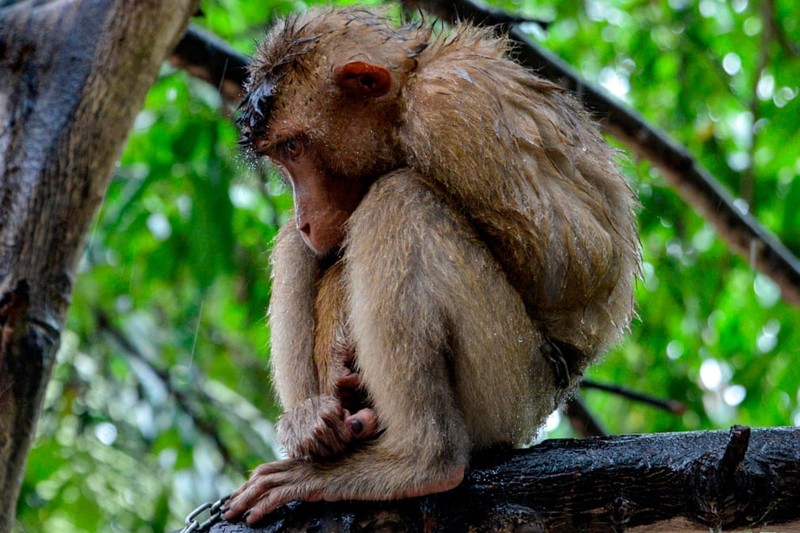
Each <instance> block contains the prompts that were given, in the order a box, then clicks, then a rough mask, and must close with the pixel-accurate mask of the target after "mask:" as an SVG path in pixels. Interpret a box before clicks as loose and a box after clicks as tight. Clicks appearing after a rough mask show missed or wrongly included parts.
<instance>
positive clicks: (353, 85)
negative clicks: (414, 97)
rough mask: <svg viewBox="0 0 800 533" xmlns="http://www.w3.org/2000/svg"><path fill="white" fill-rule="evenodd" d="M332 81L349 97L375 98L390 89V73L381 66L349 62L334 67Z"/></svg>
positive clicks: (362, 62)
mask: <svg viewBox="0 0 800 533" xmlns="http://www.w3.org/2000/svg"><path fill="white" fill-rule="evenodd" d="M333 81H334V82H336V85H338V86H339V87H340V88H341V89H342V90H343V91H344V92H345V93H347V94H349V95H352V96H366V97H370V98H377V97H379V96H383V95H384V94H386V93H388V92H389V89H391V88H392V73H391V72H389V69H387V68H386V67H384V66H381V65H375V64H374V63H365V62H364V61H351V62H349V63H345V64H344V65H340V66H338V67H336V69H335V70H334V71H333Z"/></svg>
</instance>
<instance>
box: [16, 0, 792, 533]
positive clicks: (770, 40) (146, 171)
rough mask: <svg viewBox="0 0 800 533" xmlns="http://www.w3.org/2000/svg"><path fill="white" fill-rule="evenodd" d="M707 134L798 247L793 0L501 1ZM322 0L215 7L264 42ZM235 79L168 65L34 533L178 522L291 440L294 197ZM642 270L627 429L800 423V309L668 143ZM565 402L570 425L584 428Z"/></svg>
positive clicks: (122, 203)
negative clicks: (237, 120) (276, 285)
mask: <svg viewBox="0 0 800 533" xmlns="http://www.w3.org/2000/svg"><path fill="white" fill-rule="evenodd" d="M495 4H496V5H497V7H500V8H503V9H506V10H509V11H514V12H518V13H523V14H526V15H530V16H532V17H535V18H537V17H538V18H547V19H551V20H552V21H553V23H552V25H551V26H550V28H549V30H548V32H547V33H543V32H541V31H537V29H536V28H534V27H531V28H530V30H531V31H532V35H533V36H534V37H536V38H537V39H539V40H540V41H541V42H543V44H544V45H546V46H547V47H548V48H550V49H552V50H554V51H555V52H556V53H558V54H559V55H561V56H562V57H563V58H565V59H566V60H567V61H569V62H570V63H571V64H572V65H574V66H575V67H576V68H578V69H579V70H580V72H581V73H582V74H583V75H584V76H586V77H587V78H588V79H590V80H592V81H594V82H596V83H599V84H602V85H603V86H604V87H605V88H606V89H608V91H609V92H611V93H612V94H614V95H616V96H617V97H618V98H619V99H620V100H622V101H624V102H626V103H627V104H628V105H630V106H631V107H633V108H634V109H636V110H637V111H639V112H640V113H641V114H643V115H644V117H646V119H648V120H649V121H651V122H652V123H654V124H656V125H658V126H659V127H661V128H663V129H664V130H666V131H667V132H669V133H670V134H671V135H672V136H674V137H675V138H676V139H678V140H679V141H681V142H682V143H685V144H686V145H687V146H688V147H689V149H690V150H691V152H692V153H693V154H694V155H696V156H697V157H698V158H699V159H700V161H701V162H702V164H703V165H705V166H706V167H707V168H708V169H709V170H711V172H713V173H714V175H715V176H717V178H718V179H720V180H721V181H722V182H723V183H724V184H725V185H726V186H727V187H728V188H729V189H730V190H731V191H732V192H733V193H734V194H735V195H736V196H737V197H739V198H740V199H741V201H740V203H741V205H742V206H743V207H744V208H746V209H749V210H750V212H752V213H753V214H755V215H756V216H757V217H758V218H759V219H760V220H761V221H762V222H763V223H764V224H765V225H766V226H767V227H768V228H769V229H770V230H772V231H773V232H775V233H776V234H777V235H778V236H779V237H780V238H781V239H782V240H783V241H784V242H785V243H786V244H787V245H788V246H789V247H791V248H793V249H794V250H795V252H800V231H798V228H799V227H800V177H799V176H798V175H799V174H800V131H798V130H799V129H800V98H797V96H798V91H800V87H799V86H798V80H800V59H799V58H798V54H797V50H798V49H799V48H800V40H798V39H797V36H798V35H800V11H798V10H797V9H796V6H795V4H794V1H793V0H764V1H763V2H754V1H752V0H733V1H721V0H702V1H700V2H699V3H698V2H694V1H690V0H670V1H669V2H653V1H647V0H607V1H605V0H604V1H600V0H586V1H584V2H554V1H551V0H520V1H518V2H517V1H502V2H495ZM303 7H304V4H302V3H294V2H287V1H284V0H279V1H277V2H273V3H271V4H270V5H265V4H264V3H261V2H246V1H242V0H206V1H204V2H203V4H202V11H203V16H202V17H200V18H198V19H197V20H196V23H198V24H200V25H202V26H204V27H206V28H207V29H209V30H211V31H213V32H215V33H217V34H218V35H220V36H222V37H223V38H225V39H227V40H228V41H229V42H230V43H232V44H233V45H234V46H235V47H236V48H237V49H239V50H241V51H242V52H245V53H251V52H252V49H253V46H254V43H255V42H256V41H258V40H259V39H260V37H261V36H262V35H263V32H264V28H265V27H266V26H267V25H268V23H269V20H271V18H272V17H273V16H274V15H276V14H285V13H287V12H289V11H290V10H293V9H302V8H303ZM231 113H232V110H231V109H230V108H229V107H227V106H226V105H224V103H223V102H222V101H221V99H220V97H219V96H218V94H217V92H216V90H215V89H214V88H212V87H209V86H207V85H205V84H203V83H202V82H199V81H196V80H194V79H192V78H190V77H189V76H188V75H187V74H186V73H184V72H182V71H176V70H175V69H173V68H171V67H169V66H165V67H164V68H163V70H162V72H161V75H160V76H159V79H158V81H157V82H156V84H155V85H154V86H153V88H152V90H151V92H150V94H149V97H148V99H147V102H146V105H145V107H144V109H143V110H142V111H141V113H140V115H139V117H138V119H137V121H136V125H135V128H134V130H133V132H132V133H131V136H130V140H129V142H128V145H127V149H126V151H125V153H124V155H123V157H122V160H121V162H120V165H119V167H118V171H117V173H116V177H115V179H114V180H113V182H112V183H111V186H110V187H109V190H108V193H107V195H106V198H105V202H104V203H103V206H102V208H101V210H100V212H99V213H98V215H97V222H96V224H95V225H94V227H93V228H92V230H91V234H90V235H89V238H88V241H87V245H86V251H85V254H84V257H83V259H82V262H81V268H80V270H81V273H80V276H79V278H78V282H77V285H76V287H75V292H74V296H73V305H72V309H71V312H70V315H69V319H68V323H67V327H66V331H65V333H64V337H63V341H62V347H61V350H60V353H59V362H58V365H57V367H56V369H55V372H54V375H53V379H52V382H51V383H50V387H49V389H48V393H47V399H46V403H45V408H44V411H43V413H42V416H41V420H40V423H39V433H38V437H37V440H36V443H35V445H34V448H33V450H32V452H31V454H30V457H29V460H28V468H27V472H26V476H25V480H24V483H23V487H22V495H21V498H20V501H19V509H18V517H19V530H20V531H49V532H59V531H69V532H73V531H110V532H113V531H119V532H149V531H164V530H165V529H171V528H172V529H174V528H177V527H179V524H180V523H181V521H182V518H183V516H185V514H186V513H187V512H188V511H190V510H191V509H192V508H193V507H194V506H196V505H197V504H199V503H201V502H203V501H206V500H213V499H216V498H217V497H218V496H219V495H220V494H222V493H225V492H226V491H228V490H230V489H232V488H234V487H235V486H236V485H237V484H238V483H240V482H241V481H242V479H243V478H242V476H243V474H244V473H245V471H246V468H249V467H253V466H255V465H256V464H257V463H258V462H260V461H263V460H269V459H272V458H273V457H274V455H275V444H274V439H273V432H272V425H271V422H270V420H273V419H274V417H275V416H276V414H277V409H278V408H277V407H276V405H275V401H274V398H273V394H272V391H271V388H270V385H269V375H268V358H269V353H268V336H269V335H268V333H269V332H268V331H267V328H266V326H265V317H264V315H265V308H266V306H267V303H268V299H269V292H270V289H269V268H268V262H267V255H268V251H269V248H270V243H271V241H272V239H273V238H274V236H275V232H276V230H277V227H278V225H279V224H280V223H281V222H282V221H283V220H285V219H286V217H287V212H288V210H289V209H290V208H291V198H290V197H289V195H288V194H287V192H286V191H285V190H284V189H283V188H282V186H281V185H280V184H279V182H278V180H277V179H276V178H275V177H274V176H272V174H271V173H270V171H269V170H266V169H262V168H254V167H253V166H252V165H250V164H249V163H247V162H245V161H244V160H243V159H242V158H241V157H240V156H239V155H238V152H237V148H236V144H235V141H236V138H237V134H236V131H235V130H234V128H233V127H232V126H231V124H230V116H231ZM624 166H625V171H626V173H627V175H628V176H629V177H630V180H631V183H632V184H633V185H634V187H635V188H636V189H637V191H638V193H639V196H640V198H641V203H642V206H641V209H640V212H639V222H640V227H641V237H642V245H643V250H644V260H645V266H644V279H643V281H642V282H641V283H640V284H639V287H638V299H639V315H640V319H639V320H637V321H636V322H635V324H634V325H633V328H632V333H631V335H630V336H629V338H628V339H627V340H626V341H625V343H624V344H622V345H621V346H619V347H618V348H617V349H615V350H613V352H612V353H610V354H609V355H608V356H607V357H606V358H605V360H604V361H603V362H602V363H601V364H599V365H597V366H595V367H594V368H593V369H592V370H591V371H590V372H589V376H590V377H591V378H593V379H595V380H598V381H602V382H606V383H610V384H618V385H623V386H626V387H629V388H632V389H635V390H638V391H642V392H646V393H649V394H652V395H654V396H658V397H664V398H671V399H674V400H679V401H681V402H684V403H685V404H686V405H687V411H686V413H685V414H683V415H681V416H676V415H671V414H668V413H664V412H660V411H657V410H654V409H653V408H651V407H647V406H643V405H641V404H635V403H632V402H631V401H629V400H626V399H623V398H620V397H618V396H613V395H610V394H608V393H604V392H599V391H587V392H586V393H585V397H586V399H587V401H588V404H589V406H590V408H591V410H592V411H593V412H594V413H595V414H596V415H597V417H598V418H599V419H600V420H601V421H602V423H603V424H604V425H605V426H606V427H607V428H608V429H609V430H610V431H611V432H614V433H624V432H654V431H679V430H694V429H704V428H724V427H727V426H729V425H731V424H733V423H741V424H749V425H753V426H771V425H792V424H794V425H798V424H800V408H799V407H798V402H799V401H800V372H799V371H798V370H797V368H795V367H794V364H797V363H796V361H797V358H798V355H799V352H800V328H797V327H796V326H797V324H798V319H799V318H800V313H798V310H797V309H795V308H791V307H789V306H787V305H786V304H784V303H782V302H781V300H780V293H779V291H778V289H777V288H776V286H775V285H774V284H773V283H772V282H770V281H769V280H768V279H766V278H764V277H763V276H762V275H760V274H758V273H757V272H755V271H754V270H753V269H751V268H750V267H749V265H748V264H747V263H746V262H745V261H742V260H741V259H739V258H737V257H734V256H732V255H731V253H730V252H729V251H728V249H727V247H726V246H725V245H724V243H722V242H721V241H720V240H719V239H718V238H717V237H716V236H715V235H714V232H713V231H712V230H711V229H710V227H709V224H708V223H707V222H705V221H704V220H703V219H702V218H700V217H699V216H697V215H696V214H695V213H694V212H692V211H691V210H690V209H688V208H687V207H686V206H685V205H684V203H683V201H682V200H681V199H680V198H679V197H678V196H677V195H676V194H675V192H674V191H672V190H671V189H670V188H669V187H668V186H667V185H666V184H665V182H664V180H663V179H662V177H661V176H660V175H659V173H658V171H657V170H654V169H652V168H651V167H650V165H649V164H648V163H647V162H646V161H639V160H637V159H636V157H635V156H634V155H628V156H627V159H626V160H625V161H624ZM561 418H562V420H561V422H560V423H559V419H558V417H555V416H554V417H552V418H551V420H550V424H549V425H548V429H549V430H550V431H549V432H548V434H549V435H550V436H553V435H555V436H569V435H570V430H569V428H568V425H567V424H566V423H565V422H564V421H563V417H561Z"/></svg>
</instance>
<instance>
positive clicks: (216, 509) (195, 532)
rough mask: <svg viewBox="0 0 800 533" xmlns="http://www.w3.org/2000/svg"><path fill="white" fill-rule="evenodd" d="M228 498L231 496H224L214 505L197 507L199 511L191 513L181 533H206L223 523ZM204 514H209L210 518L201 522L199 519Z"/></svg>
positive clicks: (210, 503) (207, 504) (209, 503)
mask: <svg viewBox="0 0 800 533" xmlns="http://www.w3.org/2000/svg"><path fill="white" fill-rule="evenodd" d="M228 498H230V494H228V495H227V496H223V497H222V498H220V499H219V500H217V501H215V502H213V503H212V502H206V503H204V504H202V505H200V506H199V507H197V509H195V510H194V511H192V512H191V513H189V516H187V517H186V521H185V522H184V524H185V525H184V527H183V529H181V533H205V532H207V531H208V530H209V529H211V526H213V525H214V524H216V523H217V522H221V521H222V514H223V513H224V512H225V502H226V501H227V500H228ZM204 512H208V518H206V519H205V521H203V522H201V521H200V519H199V518H198V517H199V516H200V515H202V514H203V513H204Z"/></svg>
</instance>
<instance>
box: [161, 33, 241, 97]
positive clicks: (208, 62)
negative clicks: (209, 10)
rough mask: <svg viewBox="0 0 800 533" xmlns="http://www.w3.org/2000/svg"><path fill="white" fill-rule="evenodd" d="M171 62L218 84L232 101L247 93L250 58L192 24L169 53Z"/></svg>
mask: <svg viewBox="0 0 800 533" xmlns="http://www.w3.org/2000/svg"><path fill="white" fill-rule="evenodd" d="M169 62H170V63H172V64H173V65H175V66H176V67H178V68H182V69H184V70H186V72H188V73H189V74H191V75H192V76H195V77H197V78H200V79H201V80H203V81H205V82H208V83H210V84H211V85H214V86H215V87H217V88H218V89H219V91H220V93H221V94H222V96H223V97H224V98H225V99H226V100H228V101H229V102H238V101H239V100H241V98H242V96H243V92H242V91H243V90H242V86H243V85H244V82H245V81H246V80H247V65H248V64H249V63H250V60H249V59H248V58H247V57H246V56H245V55H243V54H240V53H239V52H237V51H236V50H234V49H233V48H232V47H231V46H230V45H229V44H228V43H226V42H225V41H223V40H222V39H220V38H219V37H217V36H216V35H214V34H212V33H209V32H207V31H206V30H204V29H202V28H199V27H197V26H195V25H194V24H192V25H191V26H189V29H188V30H187V31H186V35H184V36H183V39H181V40H180V42H179V43H178V45H177V46H176V47H175V50H173V51H172V54H171V55H170V56H169Z"/></svg>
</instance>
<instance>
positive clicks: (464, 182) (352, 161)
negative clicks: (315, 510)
mask: <svg viewBox="0 0 800 533" xmlns="http://www.w3.org/2000/svg"><path fill="white" fill-rule="evenodd" d="M508 47H509V44H508V42H507V41H506V40H505V39H503V38H502V37H498V36H496V35H495V34H494V33H493V32H492V31H491V30H487V29H478V28H475V27H471V26H468V25H462V26H456V27H455V28H453V29H452V30H451V31H449V32H445V33H444V34H442V35H434V34H433V33H432V29H431V27H430V26H428V25H425V24H414V25H407V26H402V27H397V26H395V25H394V24H392V22H391V21H388V20H386V19H385V18H384V17H383V16H382V15H379V14H373V13H369V12H367V11H363V10H359V9H345V10H333V11H332V10H317V11H309V12H307V13H304V14H301V15H296V16H293V17H291V18H289V19H287V20H285V21H282V22H279V23H278V24H277V25H276V26H275V27H274V28H273V29H272V30H271V32H270V33H269V34H268V35H267V37H266V40H265V41H264V43H263V44H262V45H261V47H260V48H259V50H258V52H257V54H256V57H255V58H254V61H253V64H252V66H251V70H250V79H249V82H248V87H247V89H248V95H247V97H246V99H245V101H244V102H243V104H242V109H241V115H240V119H239V123H240V127H241V130H242V135H243V144H244V145H245V147H246V149H248V150H249V151H250V152H251V153H253V154H254V155H256V156H266V157H267V158H269V159H271V160H272V161H273V162H274V163H276V164H277V166H278V167H279V168H280V169H282V171H283V174H284V176H285V178H286V181H287V183H288V185H289V186H290V187H291V188H292V192H293V196H294V202H295V212H294V218H293V219H292V220H291V221H289V222H288V223H287V224H286V225H285V226H284V227H283V228H282V229H281V231H280V232H279V235H278V238H277V242H276V245H275V248H274V251H273V255H272V267H273V276H274V281H273V294H272V300H271V303H270V326H271V331H272V355H271V360H272V365H273V375H274V384H275V387H276V389H277V392H278V395H279V397H280V401H281V402H282V404H283V407H284V409H285V413H284V415H283V417H282V418H281V421H280V422H279V425H278V434H279V438H280V440H281V442H282V443H283V444H284V446H285V447H286V449H287V452H288V455H289V458H288V459H285V460H280V461H276V462H273V463H269V464H264V465H261V466H260V467H258V468H257V469H256V470H255V471H254V473H253V474H252V477H251V478H250V480H249V481H248V482H247V483H246V484H245V485H244V486H243V487H242V488H240V489H239V490H238V491H236V492H235V493H234V494H233V495H232V497H231V499H230V500H229V502H228V511H227V513H226V515H225V516H226V518H227V519H229V520H232V519H238V518H240V517H242V516H243V515H244V514H245V513H246V512H247V511H249V513H248V514H247V516H246V518H247V521H248V522H251V523H255V522H257V521H259V520H260V519H261V518H263V517H264V516H265V515H266V514H268V513H270V512H271V511H272V510H274V509H275V508H276V507H278V506H280V505H282V504H285V503H287V502H289V501H291V500H295V499H302V500H307V501H317V500H327V501H334V500H345V499H357V500H387V499H396V498H405V497H412V496H419V495H424V494H430V493H434V492H440V491H445V490H448V489H451V488H453V487H456V486H457V485H458V484H459V483H461V481H462V479H463V476H464V471H465V468H466V467H467V464H468V460H469V456H470V452H471V451H473V450H478V449H483V448H487V447H494V446H521V445H524V444H526V443H528V442H530V440H531V439H532V438H533V437H534V436H535V434H536V431H537V429H538V428H539V426H540V425H541V424H542V422H543V421H544V419H545V418H546V417H547V415H548V414H549V413H551V412H552V411H553V409H555V408H556V407H558V404H559V403H560V401H561V400H563V398H564V397H565V396H566V395H567V394H568V393H569V391H570V390H571V389H572V388H573V387H574V386H575V385H577V383H578V381H579V379H580V376H581V374H582V372H583V370H584V369H585V367H586V366H587V365H588V364H589V363H591V362H592V361H593V360H595V359H597V358H598V357H599V356H600V355H601V354H602V353H603V352H604V351H605V350H606V349H607V348H608V347H609V346H610V345H612V344H613V343H615V342H616V341H617V340H618V339H619V337H620V335H621V333H622V332H623V331H624V330H625V329H626V328H627V327H628V324H629V322H630V319H631V315H632V313H633V294H632V285H633V280H634V278H635V276H636V274H637V272H638V268H639V267H638V265H639V252H638V237H637V234H636V229H635V227H634V221H633V216H632V207H633V205H634V203H635V200H634V198H633V195H632V192H631V190H630V188H629V187H628V186H627V185H626V183H625V181H624V179H623V177H622V176H621V175H620V173H619V170H618V169H617V166H616V165H615V163H614V161H613V159H614V157H615V152H614V151H613V150H612V149H611V148H609V147H608V146H607V145H606V144H605V142H604V141H603V140H602V139H601V138H600V137H599V135H598V133H597V131H596V129H595V127H594V126H593V125H592V123H591V122H590V121H589V119H588V118H587V116H586V114H585V113H584V111H583V110H582V109H581V107H580V106H579V105H578V104H577V103H576V102H575V101H574V100H573V99H572V98H571V97H570V96H569V95H568V94H567V93H566V92H565V91H564V90H563V89H561V88H559V87H558V86H556V85H554V84H552V83H550V82H548V81H545V80H542V79H539V78H538V77H536V76H535V75H534V74H532V73H531V72H529V71H527V70H526V69H524V68H522V67H520V66H519V65H517V64H515V63H514V62H512V61H510V60H509V59H507V58H506V53H507V51H508Z"/></svg>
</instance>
